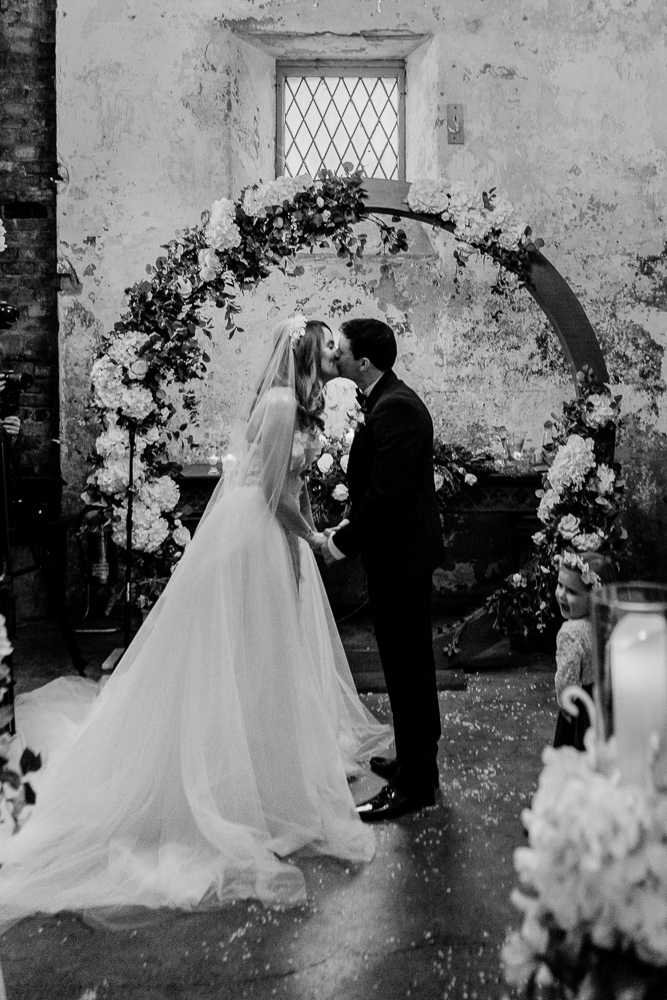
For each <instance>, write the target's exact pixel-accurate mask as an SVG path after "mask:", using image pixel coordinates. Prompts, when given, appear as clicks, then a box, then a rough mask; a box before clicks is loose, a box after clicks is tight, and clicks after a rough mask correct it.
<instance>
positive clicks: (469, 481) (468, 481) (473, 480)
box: [464, 472, 477, 486]
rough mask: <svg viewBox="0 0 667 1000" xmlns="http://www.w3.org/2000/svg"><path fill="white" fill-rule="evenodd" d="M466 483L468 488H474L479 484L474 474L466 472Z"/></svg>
mask: <svg viewBox="0 0 667 1000" xmlns="http://www.w3.org/2000/svg"><path fill="white" fill-rule="evenodd" d="M464 482H465V484H466V486H474V485H475V483H476V482H477V476H473V474H472V472H466V475H465V479H464Z"/></svg>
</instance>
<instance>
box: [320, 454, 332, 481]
mask: <svg viewBox="0 0 667 1000" xmlns="http://www.w3.org/2000/svg"><path fill="white" fill-rule="evenodd" d="M333 464H334V459H333V455H330V454H329V452H328V451H325V452H324V454H323V455H320V457H319V458H318V460H317V468H318V469H319V470H320V472H321V473H322V474H323V475H325V476H326V475H327V473H329V472H331V469H332V468H333Z"/></svg>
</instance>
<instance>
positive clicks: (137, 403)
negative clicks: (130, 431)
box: [118, 385, 156, 422]
mask: <svg viewBox="0 0 667 1000" xmlns="http://www.w3.org/2000/svg"><path fill="white" fill-rule="evenodd" d="M155 406H156V404H155V400H154V399H153V394H152V393H151V391H150V390H149V389H145V388H144V387H143V386H141V385H133V386H122V388H121V392H120V401H119V404H118V409H119V410H120V412H121V413H122V414H123V416H125V417H128V419H130V420H136V421H137V422H140V421H142V420H145V419H146V417H147V416H148V415H149V414H150V413H152V412H153V410H154V409H155Z"/></svg>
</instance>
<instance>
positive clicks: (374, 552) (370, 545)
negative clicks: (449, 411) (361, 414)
mask: <svg viewBox="0 0 667 1000" xmlns="http://www.w3.org/2000/svg"><path fill="white" fill-rule="evenodd" d="M367 411H368V412H367V414H366V417H365V422H364V424H363V425H362V426H361V427H360V428H359V429H358V430H357V433H356V434H355V437H354V441H353V443H352V448H351V450H350V457H349V463H348V468H347V483H348V489H349V491H350V501H351V514H350V523H349V525H347V527H345V528H341V529H340V530H339V531H338V532H337V533H336V535H335V537H334V542H335V544H336V546H337V548H339V549H340V550H341V552H344V553H345V555H346V556H356V555H361V558H362V561H363V562H364V564H365V565H366V566H367V568H369V567H370V566H372V565H378V564H384V563H387V564H389V565H390V566H391V567H393V568H394V569H395V570H399V568H400V567H402V568H403V570H404V571H405V570H406V569H408V570H409V569H410V568H412V567H414V568H415V569H421V568H426V567H428V569H430V570H433V569H435V567H436V566H437V565H438V563H440V562H441V561H442V559H443V558H444V547H443V542H442V529H441V526H440V517H439V514H438V503H437V500H436V495H435V485H434V482H433V421H432V420H431V415H430V413H429V412H428V410H427V409H426V406H425V405H424V403H423V402H422V401H421V399H420V398H419V396H418V395H417V393H416V392H414V391H413V390H412V389H411V388H410V387H409V386H407V385H406V384H405V382H402V381H401V380H400V379H399V378H397V377H396V375H395V374H394V372H393V371H387V372H385V373H384V375H383V376H382V378H381V379H380V380H379V382H378V383H377V385H375V386H374V388H373V390H372V392H371V394H370V396H369V397H368V401H367Z"/></svg>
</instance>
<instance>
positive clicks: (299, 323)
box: [288, 316, 308, 347]
mask: <svg viewBox="0 0 667 1000" xmlns="http://www.w3.org/2000/svg"><path fill="white" fill-rule="evenodd" d="M307 322H308V320H307V319H306V317H305V316H291V317H290V319H289V320H288V323H289V339H290V340H291V342H292V347H296V345H297V344H298V343H299V341H300V340H301V338H302V337H303V335H304V333H305V332H306V323H307Z"/></svg>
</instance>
